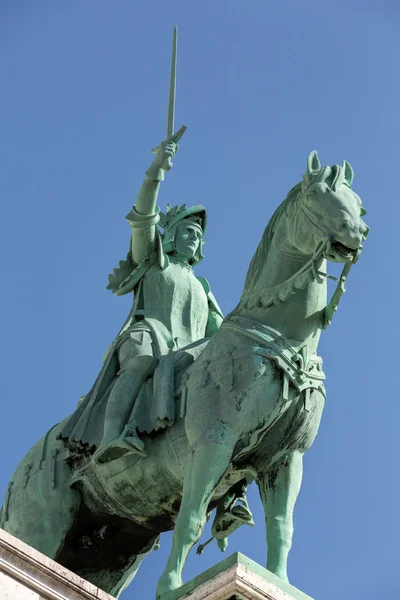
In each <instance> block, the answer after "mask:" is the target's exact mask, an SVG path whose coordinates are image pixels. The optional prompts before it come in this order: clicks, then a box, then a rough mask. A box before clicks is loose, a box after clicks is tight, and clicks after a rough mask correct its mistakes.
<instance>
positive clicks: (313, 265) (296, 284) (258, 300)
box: [240, 211, 362, 329]
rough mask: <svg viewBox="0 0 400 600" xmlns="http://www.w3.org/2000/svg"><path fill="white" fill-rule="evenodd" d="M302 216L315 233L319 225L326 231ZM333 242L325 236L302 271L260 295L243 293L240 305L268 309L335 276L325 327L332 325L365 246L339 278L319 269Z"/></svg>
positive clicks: (345, 265)
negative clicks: (350, 276) (314, 283)
mask: <svg viewBox="0 0 400 600" xmlns="http://www.w3.org/2000/svg"><path fill="white" fill-rule="evenodd" d="M302 217H303V218H302V220H304V221H307V222H308V223H307V226H308V229H311V231H312V232H313V233H314V234H315V232H314V231H313V228H314V227H315V228H316V229H318V233H319V234H321V232H322V230H320V229H319V228H317V227H316V225H315V224H314V223H313V222H312V221H311V219H310V218H309V216H308V215H307V213H306V212H305V211H304V212H303V214H302ZM331 243H332V242H331V239H330V238H327V237H325V239H323V240H322V241H321V242H320V243H319V244H318V246H317V247H316V249H315V251H314V254H313V255H312V257H311V258H310V260H309V261H308V262H307V263H306V264H305V265H303V266H302V267H301V268H300V269H299V270H298V271H296V273H295V274H294V275H292V276H291V277H289V279H286V280H285V281H283V282H282V283H279V284H277V285H274V286H272V287H270V288H267V289H266V290H263V292H262V293H260V294H255V293H254V292H248V293H246V294H243V295H242V298H241V300H240V305H241V306H243V307H244V308H254V306H255V305H257V304H258V305H259V306H260V305H262V306H264V307H265V308H267V307H269V306H272V305H277V304H280V303H281V302H285V301H286V300H287V299H288V298H289V296H292V295H294V294H296V293H297V292H298V291H299V290H302V289H304V288H305V287H306V285H308V284H309V283H311V282H312V281H317V282H318V283H322V282H323V278H326V279H331V280H333V281H337V286H336V289H335V291H334V293H333V295H332V298H331V300H330V302H329V303H328V304H327V305H326V307H325V308H324V309H323V311H322V329H326V328H327V327H329V325H330V324H331V323H332V319H333V315H334V314H335V312H336V311H337V309H338V307H339V303H340V300H341V298H342V296H343V294H344V293H345V291H346V288H345V282H346V280H347V277H348V275H349V273H350V270H351V267H352V266H353V265H354V264H356V262H357V261H358V259H359V257H360V254H361V250H362V246H360V247H359V248H358V249H357V250H356V252H355V254H354V256H353V257H352V260H350V261H347V262H345V264H344V267H343V270H342V273H341V275H340V277H339V278H337V277H333V276H332V275H328V274H327V273H323V272H322V271H320V270H319V267H320V265H321V262H322V260H323V258H324V254H325V252H327V251H329V249H330V247H331Z"/></svg>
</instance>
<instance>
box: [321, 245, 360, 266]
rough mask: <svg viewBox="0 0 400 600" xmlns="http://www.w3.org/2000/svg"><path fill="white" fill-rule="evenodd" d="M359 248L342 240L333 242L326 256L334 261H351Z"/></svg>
mask: <svg viewBox="0 0 400 600" xmlns="http://www.w3.org/2000/svg"><path fill="white" fill-rule="evenodd" d="M356 252H357V250H355V249H354V248H349V247H348V246H344V245H343V244H341V243H340V242H332V243H331V246H330V248H329V250H328V253H327V256H326V258H327V259H328V260H331V261H333V262H349V261H352V260H353V259H354V257H355V255H356Z"/></svg>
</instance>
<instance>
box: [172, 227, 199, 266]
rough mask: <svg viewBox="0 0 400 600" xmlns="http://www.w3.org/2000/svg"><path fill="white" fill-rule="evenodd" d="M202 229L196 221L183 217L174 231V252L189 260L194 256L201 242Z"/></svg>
mask: <svg viewBox="0 0 400 600" xmlns="http://www.w3.org/2000/svg"><path fill="white" fill-rule="evenodd" d="M202 236H203V231H202V229H201V227H200V225H198V224H197V223H195V222H194V221H189V220H186V219H184V220H183V221H181V222H180V223H179V224H178V225H177V227H176V231H175V242H174V246H175V248H174V249H175V253H176V254H177V256H178V257H179V258H181V259H183V260H191V259H193V258H194V257H195V255H196V252H197V250H198V249H199V246H200V244H201V238H202Z"/></svg>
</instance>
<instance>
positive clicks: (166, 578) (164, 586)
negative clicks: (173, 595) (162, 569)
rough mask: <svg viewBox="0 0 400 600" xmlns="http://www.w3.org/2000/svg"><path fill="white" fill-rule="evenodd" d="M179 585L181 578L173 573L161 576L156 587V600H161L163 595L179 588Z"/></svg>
mask: <svg viewBox="0 0 400 600" xmlns="http://www.w3.org/2000/svg"><path fill="white" fill-rule="evenodd" d="M181 585H182V578H181V577H179V576H178V575H175V574H174V573H166V574H165V575H161V578H160V581H159V582H158V586H157V592H156V600H161V599H162V597H163V595H164V594H166V593H167V592H172V591H173V590H176V589H178V588H180V587H181Z"/></svg>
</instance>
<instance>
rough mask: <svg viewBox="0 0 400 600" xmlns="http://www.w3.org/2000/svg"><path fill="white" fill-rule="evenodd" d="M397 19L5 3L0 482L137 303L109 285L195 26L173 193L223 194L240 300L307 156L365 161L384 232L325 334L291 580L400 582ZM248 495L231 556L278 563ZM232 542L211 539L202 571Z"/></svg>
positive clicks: (148, 568) (218, 250) (128, 599)
mask: <svg viewBox="0 0 400 600" xmlns="http://www.w3.org/2000/svg"><path fill="white" fill-rule="evenodd" d="M399 13H400V9H399V5H398V4H397V3H396V2H394V0H392V1H389V0H386V1H380V2H378V1H376V0H374V1H372V2H369V3H365V2H361V1H359V0H352V1H349V0H347V1H343V0H337V1H336V2H335V3H334V4H333V3H330V2H329V3H328V2H321V1H319V2H317V1H314V0H307V1H304V2H300V1H294V0H282V1H281V2H279V3H270V2H266V1H261V0H247V1H246V2H237V1H236V0H222V1H221V2H219V3H215V2H212V1H210V0H205V1H203V2H202V3H196V4H195V3H191V2H184V1H183V0H179V1H175V0H172V1H171V2H168V3H164V2H160V0H153V1H152V2H132V1H131V2H130V1H128V0H115V1H114V2H111V1H109V0H108V1H106V0H86V1H85V2H82V1H77V0H69V1H68V2H67V1H64V2H62V1H61V0H35V2H33V1H32V0H31V1H28V0H25V1H23V0H20V1H16V0H2V3H1V5H0V56H1V60H0V89H1V95H0V131H1V135H0V162H1V177H0V191H1V197H2V219H1V225H0V226H1V235H0V244H1V252H0V256H1V262H2V266H1V270H2V274H3V288H2V289H3V293H2V311H1V315H0V318H1V332H2V340H3V341H2V344H1V359H2V360H1V362H2V367H3V369H2V395H3V402H2V419H1V436H0V455H1V457H2V468H1V472H0V494H1V495H4V493H5V490H6V487H7V483H8V481H9V479H10V478H11V476H12V472H13V470H14V469H15V467H16V466H17V464H18V462H19V461H20V459H21V458H22V457H23V456H24V454H25V453H26V452H27V451H28V449H29V448H30V447H31V446H32V445H33V444H34V443H35V442H36V441H37V440H38V439H39V438H40V437H41V436H42V435H43V434H44V433H45V432H46V431H47V429H49V428H50V427H51V426H52V425H53V424H54V423H56V422H58V421H60V420H61V419H63V418H64V417H65V416H66V415H68V414H69V413H70V412H72V410H73V409H74V407H75V405H76V402H77V400H78V398H79V396H81V395H82V394H84V393H85V392H86V391H87V390H88V389H89V388H90V386H91V385H92V382H93V380H94V378H95V376H96V374H97V372H98V370H99V368H100V365H101V357H102V355H103V353H104V351H105V349H106V348H107V347H108V345H109V343H110V341H111V340H112V339H113V337H114V335H115V333H116V332H117V330H118V329H119V327H120V325H121V323H122V322H123V321H124V319H125V316H126V314H127V312H128V310H129V303H130V300H129V298H126V297H124V298H116V297H113V296H112V294H111V293H110V292H108V291H106V290H105V286H106V285H107V275H108V273H109V272H110V271H111V270H112V268H113V267H114V266H116V264H117V262H118V260H119V259H121V258H123V257H124V255H125V253H126V251H127V247H128V241H129V228H128V225H127V223H126V222H125V220H124V215H125V214H126V213H127V212H128V211H129V209H130V208H131V206H132V204H133V203H134V199H135V194H136V192H137V190H138V188H139V186H140V183H141V178H142V177H143V173H144V171H145V169H146V168H147V166H148V164H149V161H151V159H152V157H151V154H150V149H151V148H152V147H153V146H154V145H155V144H157V143H158V142H159V141H160V140H161V139H162V138H163V136H164V132H165V118H166V102H167V88H168V77H169V73H168V70H169V61H170V44H171V34H172V27H173V24H174V23H177V24H178V26H179V34H180V39H179V67H178V99H177V117H176V122H177V125H180V124H182V123H185V124H186V125H188V131H187V133H186V134H185V136H184V138H183V139H182V142H181V145H180V150H179V153H178V155H177V156H176V158H175V161H174V162H175V166H174V169H173V170H172V171H171V172H170V173H169V174H168V176H167V177H166V180H165V182H164V184H163V186H162V190H161V193H160V204H161V207H164V206H165V205H166V204H167V202H171V203H173V204H176V203H179V204H182V203H183V202H188V203H193V204H196V203H200V202H201V203H204V204H205V205H206V206H207V209H208V213H209V227H208V231H207V238H206V241H207V244H206V246H205V248H204V250H205V253H206V260H204V261H203V263H202V264H201V265H200V267H199V269H198V274H201V275H203V276H205V277H207V278H208V280H209V281H210V283H211V285H212V288H213V291H214V293H215V295H216V297H217V299H218V301H219V303H220V304H221V306H222V308H223V310H224V312H225V313H227V312H229V310H230V309H232V308H233V307H234V305H235V304H236V302H237V300H238V299H239V296H240V293H241V289H242V285H243V282H244V278H245V274H246V269H247V267H248V264H249V262H250V259H251V257H252V254H253V252H254V250H255V247H256V245H257V243H258V241H259V239H260V237H261V234H262V231H263V229H264V227H265V225H266V223H267V221H268V219H269V217H270V215H271V214H272V212H273V210H274V209H275V208H276V206H277V205H278V203H279V202H280V201H281V200H283V199H284V197H285V196H286V193H287V192H288V191H289V189H290V188H291V187H292V186H293V185H294V184H295V183H297V182H298V181H299V180H300V178H301V175H302V173H303V172H304V169H305V164H306V159H307V155H308V153H309V152H310V151H311V150H313V149H317V150H318V151H319V156H320V158H321V161H322V162H323V164H333V163H337V162H341V161H342V159H346V160H348V161H349V162H350V163H351V164H352V166H353V168H354V170H355V181H354V189H355V190H356V191H357V193H358V194H359V195H360V196H361V198H362V199H363V202H364V204H365V206H366V208H367V209H368V215H367V217H366V221H367V222H368V224H369V226H370V227H371V234H370V237H369V239H368V242H367V243H366V244H365V250H364V253H363V255H362V257H361V259H360V261H359V263H358V265H357V266H356V267H355V268H354V269H353V271H352V273H351V277H350V279H349V281H348V285H347V289H348V291H347V294H346V296H345V297H344V299H343V301H342V304H341V306H340V310H339V312H338V314H337V315H336V317H335V320H334V324H333V325H332V327H331V328H330V329H329V330H328V331H327V332H326V333H324V335H323V339H322V341H321V344H320V353H321V355H322V356H323V358H324V366H325V371H326V373H327V376H328V379H327V389H328V399H327V403H326V409H325V412H324V415H323V420H322V424H321V428H320V433H319V436H318V438H317V440H316V442H315V444H314V446H313V447H312V448H311V449H310V451H309V452H308V453H307V454H306V457H305V474H304V483H303V488H302V491H301V494H300V497H299V500H298V503H297V506H296V511H295V538H294V545H293V550H292V553H291V556H290V565H289V574H290V578H291V581H292V583H293V584H294V585H296V586H297V587H299V588H300V589H302V590H303V591H305V592H306V593H308V594H309V595H310V596H312V597H314V598H316V599H317V600H334V599H336V598H337V594H338V592H337V587H339V589H340V592H339V595H340V598H341V599H342V600H347V599H350V598H351V599H352V600H372V599H374V598H376V597H378V596H379V597H382V598H383V597H384V598H385V599H386V600H391V599H392V598H393V599H394V598H395V597H398V589H399V587H400V575H399V561H398V539H399V534H400V527H399V521H398V507H399V502H398V498H399V493H400V487H399V482H398V468H397V467H398V446H399V417H400V408H399V402H398V388H397V386H398V378H397V373H398V370H399V366H398V340H399V327H398V316H397V305H398V301H399V300H398V295H399V277H398V267H397V266H396V256H397V253H398V241H397V240H398V223H399V213H400V211H399V208H398V202H399V199H398V185H397V177H398V172H399V152H398V139H399V134H400V127H399V125H400V120H399V106H400V88H399V77H398V75H399V72H398V64H399V50H400V36H399V26H400V15H399ZM249 497H250V502H251V507H252V509H253V511H254V515H255V520H256V526H255V528H254V529H252V530H250V529H247V530H243V531H239V532H237V533H236V534H234V535H233V536H232V538H231V542H230V546H229V550H228V551H229V552H233V551H237V550H239V551H241V552H243V553H244V554H246V555H247V556H249V557H250V558H252V559H254V560H256V561H257V562H259V563H260V564H265V555H266V545H265V527H264V519H263V514H262V510H261V504H260V501H259V499H258V493H257V489H256V487H255V486H253V487H252V488H251V490H250V493H249ZM242 529H244V528H242ZM169 548H170V535H169V534H166V535H164V536H163V538H162V546H161V549H160V551H159V552H158V553H154V554H153V555H152V556H150V557H149V558H148V559H147V561H146V562H145V563H144V564H143V566H142V567H141V569H140V571H139V574H138V576H137V578H136V579H135V580H134V582H133V583H132V585H131V587H130V588H129V589H128V590H127V591H126V592H125V593H124V594H123V595H122V598H123V600H133V599H135V598H139V597H140V598H141V599H142V600H150V599H152V598H154V591H155V585H156V580H157V578H158V576H159V574H161V571H162V570H163V567H164V565H165V561H166V558H167V555H168V552H169ZM222 558H223V555H222V554H221V553H220V552H219V551H218V550H217V549H216V548H214V547H209V548H208V549H207V551H206V553H205V554H204V555H203V556H202V557H197V556H196V555H195V554H194V553H193V555H191V556H190V558H189V561H188V564H187V568H186V570H185V579H186V580H188V579H190V578H191V577H193V576H194V575H196V574H198V573H200V572H202V571H203V570H205V569H206V568H208V567H209V566H211V565H212V564H215V563H216V562H217V561H219V560H221V559H222Z"/></svg>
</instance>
